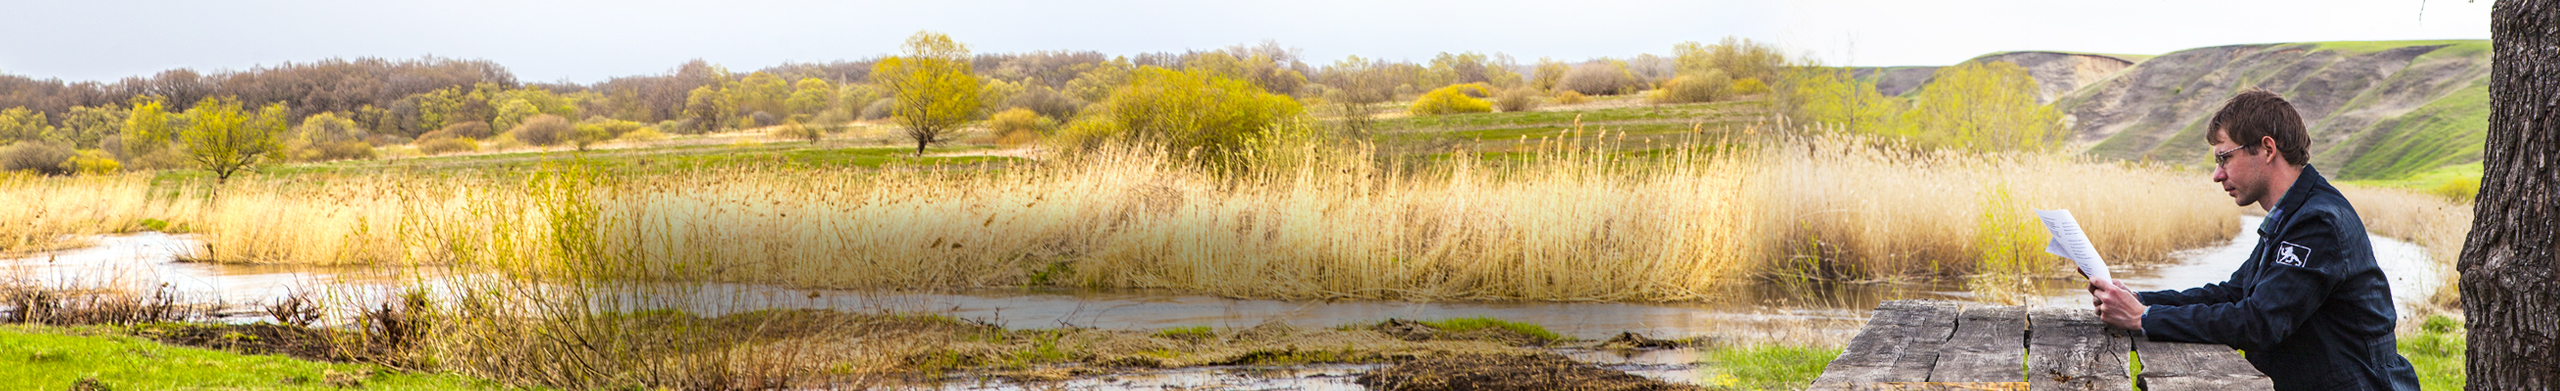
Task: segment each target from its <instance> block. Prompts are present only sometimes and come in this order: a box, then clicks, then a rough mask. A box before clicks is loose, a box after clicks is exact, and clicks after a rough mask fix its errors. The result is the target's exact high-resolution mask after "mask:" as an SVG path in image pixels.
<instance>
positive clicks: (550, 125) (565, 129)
mask: <svg viewBox="0 0 2560 391" xmlns="http://www.w3.org/2000/svg"><path fill="white" fill-rule="evenodd" d="M576 130H577V128H576V127H573V126H570V125H569V119H567V118H560V116H557V115H550V114H543V115H537V116H533V118H526V119H525V120H524V124H522V125H516V128H515V129H513V130H508V131H507V134H512V135H515V138H516V141H522V142H524V143H525V144H532V145H535V146H545V147H547V146H553V145H559V144H560V142H562V141H568V140H569V136H570V134H569V132H572V131H576Z"/></svg>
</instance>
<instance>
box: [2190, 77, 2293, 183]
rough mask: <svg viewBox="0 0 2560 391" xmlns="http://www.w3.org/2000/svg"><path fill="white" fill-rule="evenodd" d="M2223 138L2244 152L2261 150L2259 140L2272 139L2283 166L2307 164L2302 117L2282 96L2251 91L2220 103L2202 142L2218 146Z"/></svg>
mask: <svg viewBox="0 0 2560 391" xmlns="http://www.w3.org/2000/svg"><path fill="white" fill-rule="evenodd" d="M2216 130H2219V131H2216ZM2225 134H2228V136H2229V137H2230V140H2231V142H2232V143H2233V144H2240V148H2244V149H2256V148H2258V147H2261V145H2258V144H2260V143H2259V140H2262V137H2273V138H2275V139H2276V145H2275V150H2276V152H2282V153H2284V161H2285V163H2288V164H2292V165H2293V166H2294V167H2301V166H2302V165H2305V164H2310V159H2311V133H2310V131H2309V130H2306V129H2304V128H2303V126H2302V114H2298V113H2295V112H2294V111H2293V104H2292V103H2285V101H2284V96H2281V95H2276V93H2273V92H2267V90H2262V89H2258V88H2257V87H2250V88H2249V89H2247V90H2241V91H2240V95H2235V96H2232V97H2231V101H2230V102H2228V103H2223V104H2222V111H2219V112H2214V113H2213V121H2212V122H2209V123H2208V124H2207V127H2206V128H2205V136H2204V137H2205V139H2204V141H2205V143H2208V144H2221V143H2222V140H2224V138H2223V137H2225ZM2253 153H2254V152H2253Z"/></svg>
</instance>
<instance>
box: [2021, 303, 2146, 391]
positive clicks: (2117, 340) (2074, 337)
mask: <svg viewBox="0 0 2560 391" xmlns="http://www.w3.org/2000/svg"><path fill="white" fill-rule="evenodd" d="M2027 327H2028V331H2027V332H2028V336H2027V382H2028V383H2030V384H2032V386H2033V388H2034V389H2038V390H2131V389H2133V381H2132V379H2128V378H2126V376H2125V372H2126V371H2127V370H2128V369H2129V368H2127V367H2126V361H2125V356H2126V355H2127V354H2129V353H2130V352H2131V351H2132V349H2133V343H2132V338H2128V337H2126V336H2125V333H2124V332H2123V331H2120V330H2114V329H2110V328H2108V327H2107V325H2106V324H2105V323H2099V322H2098V319H2097V317H2096V316H2095V315H2094V314H2091V313H2090V311H2089V310H2088V309H2081V308H2061V307H2041V308H2035V309H2031V310H2028V311H2027Z"/></svg>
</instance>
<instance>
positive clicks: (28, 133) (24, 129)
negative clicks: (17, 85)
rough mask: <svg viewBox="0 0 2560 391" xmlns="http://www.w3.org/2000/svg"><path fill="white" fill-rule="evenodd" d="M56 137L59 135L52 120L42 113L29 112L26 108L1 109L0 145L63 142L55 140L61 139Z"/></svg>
mask: <svg viewBox="0 0 2560 391" xmlns="http://www.w3.org/2000/svg"><path fill="white" fill-rule="evenodd" d="M55 136H57V135H55V134H54V130H53V122H52V120H49V119H46V118H45V115H44V112H42V111H35V110H27V108H25V107H11V108H8V109H0V144H7V143H10V142H16V141H44V142H59V141H62V140H55V139H56V138H59V137H55Z"/></svg>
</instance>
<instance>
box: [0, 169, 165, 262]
mask: <svg viewBox="0 0 2560 391" xmlns="http://www.w3.org/2000/svg"><path fill="white" fill-rule="evenodd" d="M149 179H150V178H149V177H148V176H145V175H140V174H126V175H112V176H89V175H83V176H76V177H42V176H36V175H32V174H26V173H15V172H12V173H0V200H8V204H7V206H5V207H0V254H10V253H23V252H29V251H46V250H55V249H62V248H69V247H77V246H81V245H84V244H85V243H86V241H85V236H87V235H95V234H104V233H115V232H128V231H132V230H135V229H141V228H142V225H143V224H144V222H143V220H144V219H151V218H157V217H162V216H168V215H172V214H175V213H183V212H184V211H187V210H190V208H188V207H187V206H188V205H186V204H184V203H174V202H154V201H153V200H152V198H153V197H152V194H153V191H152V189H151V184H150V180H149Z"/></svg>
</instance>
